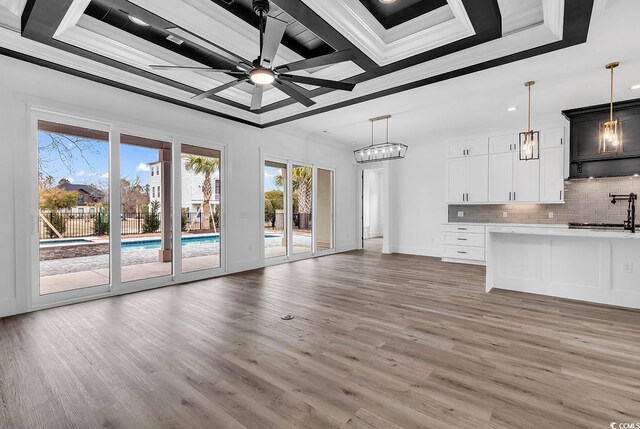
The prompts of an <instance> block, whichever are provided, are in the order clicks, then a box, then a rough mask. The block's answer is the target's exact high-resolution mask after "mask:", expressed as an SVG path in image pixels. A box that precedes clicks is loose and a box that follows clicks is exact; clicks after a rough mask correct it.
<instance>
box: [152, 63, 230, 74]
mask: <svg viewBox="0 0 640 429" xmlns="http://www.w3.org/2000/svg"><path fill="white" fill-rule="evenodd" d="M149 67H150V68H151V69H153V70H193V71H203V72H212V73H238V70H230V69H214V68H211V67H203V66H195V67H191V66H163V65H156V64H151V65H150V66H149Z"/></svg>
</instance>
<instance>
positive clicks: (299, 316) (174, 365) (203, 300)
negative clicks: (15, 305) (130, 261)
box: [0, 250, 640, 429]
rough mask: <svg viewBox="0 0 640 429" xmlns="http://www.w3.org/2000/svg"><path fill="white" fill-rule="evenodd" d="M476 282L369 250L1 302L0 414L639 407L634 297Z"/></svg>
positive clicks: (428, 262)
mask: <svg viewBox="0 0 640 429" xmlns="http://www.w3.org/2000/svg"><path fill="white" fill-rule="evenodd" d="M483 284H484V268H482V267H475V266H463V265H454V264H447V263H442V262H440V261H439V260H437V259H434V258H424V257H416V256H405V255H381V254H380V253H379V252H377V251H369V250H365V251H355V252H350V253H344V254H338V255H333V256H327V257H323V258H318V259H312V260H305V261H301V262H296V263H292V264H285V265H279V266H274V267H270V268H267V269H263V270H256V271H251V272H247V273H242V274H237V275H231V276H227V277H224V278H218V279H212V280H207V281H202V282H198V283H193V284H188V285H182V286H175V287H168V288H163V289H157V290H153V291H147V292H141V293H137V294H131V295H126V296H121V297H116V298H108V299H103V300H99V301H93V302H88V303H83V304H77V305H72V306H67V307H60V308H56V309H51V310H45V311H40V312H36V313H31V314H26V315H21V316H15V317H10V318H5V319H2V320H0V427H2V428H65V429H66V428H92V427H102V428H121V427H122V428H200V427H201V428H218V427H219V428H260V429H262V428H289V427H299V428H320V427H334V428H398V427H405V428H447V429H451V428H555V427H558V428H574V427H593V428H606V427H609V423H610V422H612V421H614V422H640V312H637V311H630V310H623V309H616V308H610V307H605V306H599V305H589V304H583V303H577V302H571V301H565V300H560V299H554V298H545V297H540V296H533V295H525V294H518V293H514V292H500V291H499V292H496V293H491V294H486V293H484V286H483ZM286 313H292V314H294V315H295V319H293V320H291V321H283V320H281V319H280V316H281V315H282V314H286Z"/></svg>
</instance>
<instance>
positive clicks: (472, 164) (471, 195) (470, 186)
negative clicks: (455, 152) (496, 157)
mask: <svg viewBox="0 0 640 429" xmlns="http://www.w3.org/2000/svg"><path fill="white" fill-rule="evenodd" d="M466 169H467V198H466V200H467V202H470V203H486V202H488V201H489V156H488V155H479V156H470V157H468V158H467V166H466Z"/></svg>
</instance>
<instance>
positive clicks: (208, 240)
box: [121, 234, 280, 250]
mask: <svg viewBox="0 0 640 429" xmlns="http://www.w3.org/2000/svg"><path fill="white" fill-rule="evenodd" d="M276 237H280V235H278V234H265V235H264V238H276ZM180 241H181V242H182V246H183V247H184V246H189V245H197V244H215V243H219V242H220V235H205V236H187V237H182V239H181V240H180ZM121 248H122V250H153V249H160V239H159V238H155V239H151V240H135V241H123V242H122V244H121Z"/></svg>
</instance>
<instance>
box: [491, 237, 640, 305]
mask: <svg viewBox="0 0 640 429" xmlns="http://www.w3.org/2000/svg"><path fill="white" fill-rule="evenodd" d="M493 288H497V289H506V290H513V291H520V292H529V293H535V294H541V295H549V296H556V297H561V298H570V299H576V300H580V301H588V302H597V303H601V304H610V305H617V306H623V307H631V308H640V234H632V233H629V232H623V231H593V230H580V229H568V228H528V227H510V226H502V227H490V228H487V279H486V290H487V292H489V291H490V290H491V289H493Z"/></svg>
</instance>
